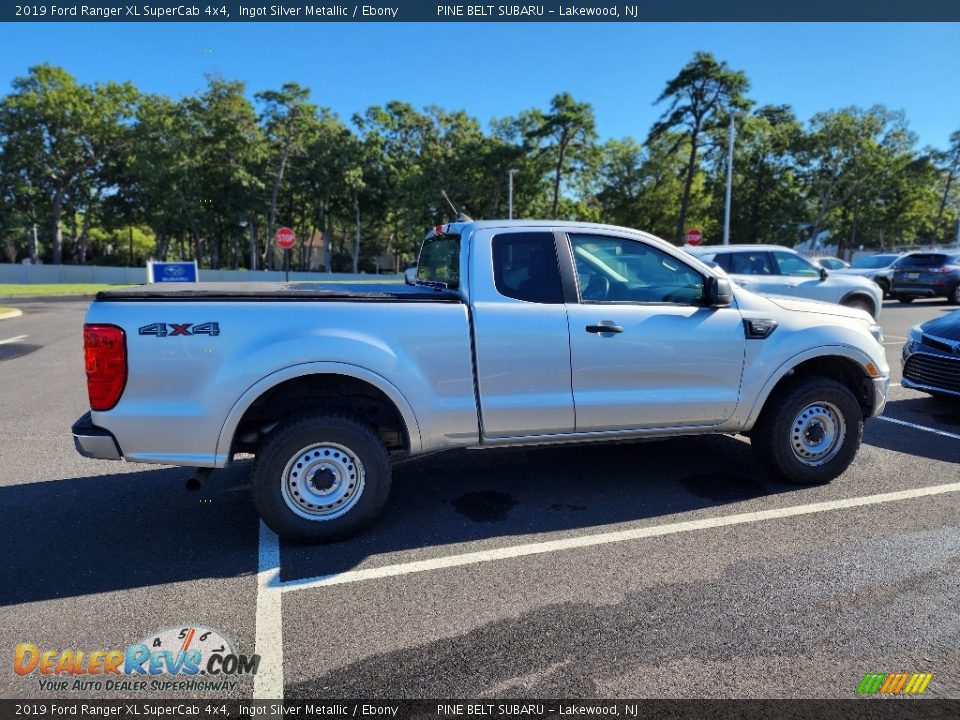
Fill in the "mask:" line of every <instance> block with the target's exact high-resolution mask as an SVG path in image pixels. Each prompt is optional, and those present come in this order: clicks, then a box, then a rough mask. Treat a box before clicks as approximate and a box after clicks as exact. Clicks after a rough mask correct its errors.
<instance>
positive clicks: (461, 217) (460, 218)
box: [440, 189, 473, 222]
mask: <svg viewBox="0 0 960 720" xmlns="http://www.w3.org/2000/svg"><path fill="white" fill-rule="evenodd" d="M440 194H441V195H443V199H444V200H446V201H447V205H449V206H450V209H451V210H453V214H454V215H455V216H456V218H457V220H456V222H470V221H471V220H473V218H472V217H470V216H469V215H464V214H463V213H462V212H460V211H459V210H457V207H456V205H454V204H453V201H452V200H451V199H450V197H449V196H448V195H447V191H446V190H443V189H441V190H440Z"/></svg>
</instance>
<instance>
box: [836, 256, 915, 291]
mask: <svg viewBox="0 0 960 720" xmlns="http://www.w3.org/2000/svg"><path fill="white" fill-rule="evenodd" d="M902 257H903V255H902V254H900V253H881V254H879V255H867V256H866V257H861V258H857V259H856V260H854V261H853V264H851V265H850V267H848V268H844V269H843V270H837V271H836V272H837V273H839V274H841V275H859V276H860V277H865V278H868V279H869V280H873V281H874V282H875V283H876V284H877V285H879V286H880V289H881V290H882V291H883V296H884V297H889V295H890V288H891V287H892V286H893V269H894V267H895V265H896V263H897V260H899V259H900V258H902Z"/></svg>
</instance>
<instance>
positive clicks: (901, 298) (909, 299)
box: [894, 295, 913, 305]
mask: <svg viewBox="0 0 960 720" xmlns="http://www.w3.org/2000/svg"><path fill="white" fill-rule="evenodd" d="M894 297H895V298H896V299H897V302H902V303H903V304H904V305H907V304H909V303H912V302H913V298H912V297H910V296H909V295H894Z"/></svg>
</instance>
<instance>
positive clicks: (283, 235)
mask: <svg viewBox="0 0 960 720" xmlns="http://www.w3.org/2000/svg"><path fill="white" fill-rule="evenodd" d="M276 238H277V245H279V246H280V247H282V248H283V249H284V250H289V249H290V248H292V247H293V243H295V242H296V240H297V236H296V235H295V234H294V232H293V230H291V229H290V228H288V227H282V228H277V235H276Z"/></svg>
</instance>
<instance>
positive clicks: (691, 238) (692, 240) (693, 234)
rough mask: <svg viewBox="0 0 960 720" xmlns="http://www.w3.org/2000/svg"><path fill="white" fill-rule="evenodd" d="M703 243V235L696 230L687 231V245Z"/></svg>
mask: <svg viewBox="0 0 960 720" xmlns="http://www.w3.org/2000/svg"><path fill="white" fill-rule="evenodd" d="M701 242H703V233H702V232H700V231H699V230H697V229H696V228H694V229H693V230H687V245H699V244H700V243H701Z"/></svg>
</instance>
